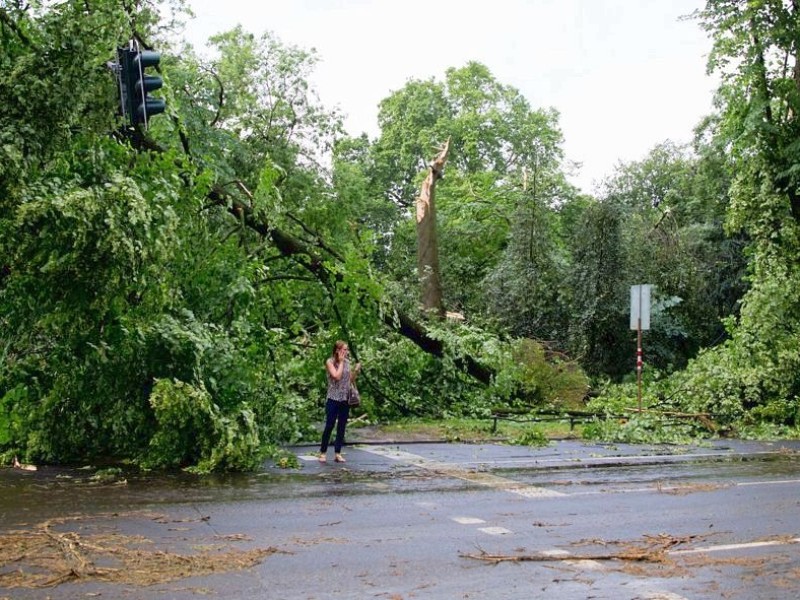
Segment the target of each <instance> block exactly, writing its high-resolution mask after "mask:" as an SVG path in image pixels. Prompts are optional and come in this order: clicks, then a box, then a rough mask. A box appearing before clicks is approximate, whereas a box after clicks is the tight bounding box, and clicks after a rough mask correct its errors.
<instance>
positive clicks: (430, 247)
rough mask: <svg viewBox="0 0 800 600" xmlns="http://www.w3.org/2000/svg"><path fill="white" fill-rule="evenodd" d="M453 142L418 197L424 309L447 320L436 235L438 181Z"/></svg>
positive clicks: (434, 163)
mask: <svg viewBox="0 0 800 600" xmlns="http://www.w3.org/2000/svg"><path fill="white" fill-rule="evenodd" d="M449 150H450V139H449V138H448V140H447V141H446V142H445V144H444V146H443V147H442V149H441V151H440V152H439V154H437V155H436V157H435V158H434V159H433V160H432V161H431V164H430V170H429V171H428V174H427V175H426V177H425V181H423V182H422V188H421V190H420V193H419V196H418V197H417V273H418V276H419V280H420V285H421V287H422V309H423V310H424V311H425V312H426V313H427V314H430V315H434V316H436V317H439V318H443V317H444V303H443V302H442V279H441V274H440V271H439V243H438V238H437V235H436V201H435V200H436V182H437V181H438V180H439V179H441V178H442V171H444V165H445V163H446V162H447V152H448V151H449Z"/></svg>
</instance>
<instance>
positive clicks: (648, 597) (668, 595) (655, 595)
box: [643, 592, 687, 600]
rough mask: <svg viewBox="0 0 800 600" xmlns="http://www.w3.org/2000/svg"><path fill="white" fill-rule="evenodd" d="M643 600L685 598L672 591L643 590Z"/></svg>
mask: <svg viewBox="0 0 800 600" xmlns="http://www.w3.org/2000/svg"><path fill="white" fill-rule="evenodd" d="M643 593H644V597H643V600H687V599H686V597H685V596H681V595H679V594H673V593H672V592H643Z"/></svg>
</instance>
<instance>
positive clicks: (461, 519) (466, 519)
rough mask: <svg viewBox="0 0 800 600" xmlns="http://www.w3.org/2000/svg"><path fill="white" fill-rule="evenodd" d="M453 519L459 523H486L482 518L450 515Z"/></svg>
mask: <svg viewBox="0 0 800 600" xmlns="http://www.w3.org/2000/svg"><path fill="white" fill-rule="evenodd" d="M452 519H453V521H455V522H456V523H460V524H461V525H479V524H481V523H486V521H484V520H483V519H476V518H475V517H452Z"/></svg>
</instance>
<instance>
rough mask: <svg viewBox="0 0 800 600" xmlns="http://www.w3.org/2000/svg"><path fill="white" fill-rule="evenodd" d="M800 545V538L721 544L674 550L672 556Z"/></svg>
mask: <svg viewBox="0 0 800 600" xmlns="http://www.w3.org/2000/svg"><path fill="white" fill-rule="evenodd" d="M792 544H800V538H792V539H788V540H767V541H764V542H746V543H742V544H720V545H719V546H700V547H698V548H690V549H687V550H672V551H671V552H670V554H701V553H705V552H726V551H729V550H747V549H750V548H764V547H767V546H789V545H792Z"/></svg>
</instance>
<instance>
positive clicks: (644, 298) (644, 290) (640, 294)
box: [631, 285, 653, 412]
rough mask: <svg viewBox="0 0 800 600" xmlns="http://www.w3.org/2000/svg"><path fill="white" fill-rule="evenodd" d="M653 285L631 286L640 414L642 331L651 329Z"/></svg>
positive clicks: (640, 410) (640, 409) (640, 408)
mask: <svg viewBox="0 0 800 600" xmlns="http://www.w3.org/2000/svg"><path fill="white" fill-rule="evenodd" d="M652 287H653V286H652V285H632V286H631V329H635V330H636V384H637V389H638V394H637V396H638V400H639V412H642V364H643V363H642V331H644V330H646V329H650V290H651V288H652Z"/></svg>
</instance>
